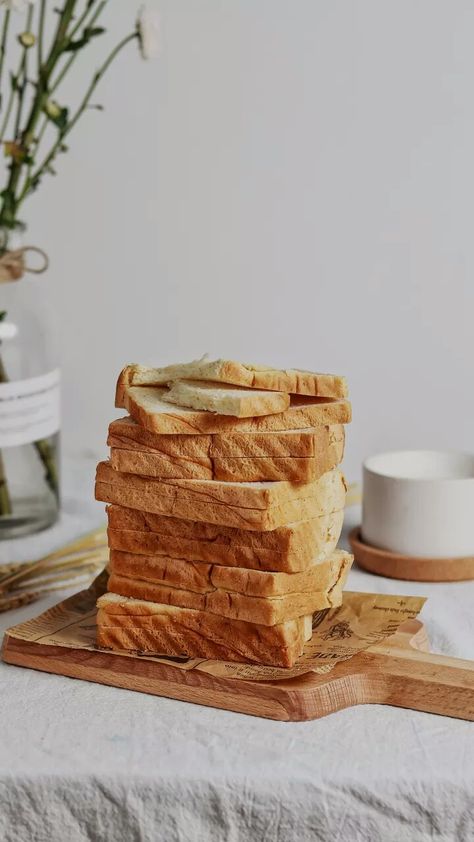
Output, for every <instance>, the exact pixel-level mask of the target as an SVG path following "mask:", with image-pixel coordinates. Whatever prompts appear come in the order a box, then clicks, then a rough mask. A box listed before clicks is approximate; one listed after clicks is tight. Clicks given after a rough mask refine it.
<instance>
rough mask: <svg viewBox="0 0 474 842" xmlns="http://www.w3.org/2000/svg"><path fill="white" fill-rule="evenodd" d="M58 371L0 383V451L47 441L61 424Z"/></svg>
mask: <svg viewBox="0 0 474 842" xmlns="http://www.w3.org/2000/svg"><path fill="white" fill-rule="evenodd" d="M59 379H60V375H59V369H58V368H57V369H55V370H54V371H50V372H48V374H42V375H40V376H39V377H29V378H28V379H27V380H16V381H15V382H12V383H0V448H2V447H16V446H18V445H21V444H31V442H34V441H39V440H40V439H46V438H48V436H52V435H53V434H54V433H57V431H58V430H59V425H60V405H59Z"/></svg>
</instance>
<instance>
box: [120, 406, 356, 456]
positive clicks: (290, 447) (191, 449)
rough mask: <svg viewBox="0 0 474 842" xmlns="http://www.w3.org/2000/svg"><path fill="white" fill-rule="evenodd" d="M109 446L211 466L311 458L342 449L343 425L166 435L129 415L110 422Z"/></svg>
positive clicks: (339, 451) (338, 451) (340, 451)
mask: <svg viewBox="0 0 474 842" xmlns="http://www.w3.org/2000/svg"><path fill="white" fill-rule="evenodd" d="M107 444H108V445H109V447H122V448H125V449H126V450H139V451H141V452H148V451H150V452H152V453H153V452H157V453H159V454H160V455H162V456H171V457H175V458H182V459H192V460H193V461H198V462H199V464H203V465H208V466H209V465H210V463H211V460H212V459H214V458H220V457H222V456H232V457H234V458H240V457H246V458H248V457H250V456H256V457H258V458H260V457H262V456H276V457H278V458H283V457H289V456H290V457H293V458H310V457H312V456H319V455H321V454H324V453H325V452H326V451H328V450H332V449H334V450H335V452H336V453H341V458H342V454H343V449H344V427H343V425H342V424H334V425H332V426H321V427H313V428H309V429H307V430H283V431H280V432H267V433H265V432H264V433H260V432H253V433H239V432H236V433H233V432H226V433H224V434H222V433H212V434H208V435H196V436H193V435H180V434H177V435H167V434H166V433H165V434H160V433H153V432H151V431H150V430H145V429H144V428H143V427H142V426H140V424H137V423H136V422H135V421H134V420H133V419H132V418H129V417H127V418H119V419H117V420H116V421H112V422H111V424H109V435H108V439H107Z"/></svg>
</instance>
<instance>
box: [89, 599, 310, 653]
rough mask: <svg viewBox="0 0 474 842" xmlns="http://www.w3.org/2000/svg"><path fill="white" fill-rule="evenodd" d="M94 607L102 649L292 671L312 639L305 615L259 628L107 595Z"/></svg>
mask: <svg viewBox="0 0 474 842" xmlns="http://www.w3.org/2000/svg"><path fill="white" fill-rule="evenodd" d="M97 607H98V611H97V643H98V645H99V646H103V647H106V648H107V649H118V650H132V651H138V652H143V653H149V654H158V655H168V656H169V657H179V656H187V657H188V658H216V659H219V660H222V661H240V662H244V663H253V664H255V663H257V664H268V665H271V666H279V667H292V666H293V665H294V663H295V661H296V660H297V658H298V657H299V656H300V655H301V654H302V652H303V648H304V644H305V641H306V640H310V639H311V635H312V617H311V615H308V616H306V617H299V618H298V619H297V620H288V621H287V622H285V623H281V624H279V625H276V626H262V625H258V624H255V623H248V622H245V621H244V620H231V619H229V618H227V617H221V616H218V615H217V614H211V613H209V612H207V611H196V610H194V609H191V608H177V607H176V606H174V605H163V604H157V603H154V602H147V601H145V600H139V599H130V598H128V597H124V596H119V595H117V594H113V593H107V594H104V595H103V596H101V597H100V598H99V600H98V601H97Z"/></svg>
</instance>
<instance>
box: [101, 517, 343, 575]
mask: <svg viewBox="0 0 474 842" xmlns="http://www.w3.org/2000/svg"><path fill="white" fill-rule="evenodd" d="M107 515H108V522H109V529H108V540H109V546H110V547H111V548H112V549H116V550H124V551H127V552H130V553H140V554H144V555H157V556H165V557H166V556H169V557H171V558H175V559H187V560H189V561H205V562H210V563H215V564H218V565H225V566H229V567H234V566H235V567H245V568H248V569H250V570H257V571H258V570H263V571H276V572H279V571H282V572H285V573H295V572H299V571H301V570H307V569H308V568H309V567H312V566H313V565H314V564H317V563H319V562H320V561H322V560H324V559H326V558H328V557H329V556H330V554H331V553H332V552H333V551H334V550H335V547H336V545H337V542H338V540H339V537H340V534H341V529H342V523H343V519H344V511H343V510H340V511H335V512H331V513H330V514H327V515H323V516H321V517H315V518H312V519H311V520H306V521H299V522H296V523H290V524H288V525H287V526H282V527H281V528H279V529H275V530H273V531H272V532H258V531H257V532H255V531H250V530H248V529H234V528H232V527H229V526H220V525H216V524H213V523H203V522H199V521H191V520H181V519H179V518H176V517H165V516H163V515H161V514H155V513H149V512H144V511H139V510H136V509H130V508H125V507H123V506H120V505H112V506H108V507H107Z"/></svg>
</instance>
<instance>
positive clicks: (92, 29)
mask: <svg viewBox="0 0 474 842" xmlns="http://www.w3.org/2000/svg"><path fill="white" fill-rule="evenodd" d="M105 31H106V30H105V29H104V27H103V26H88V27H86V29H84V32H83V34H82V36H81V37H80V38H77V39H76V41H69V44H67V45H66V46H65V47H64V52H65V53H75V52H77V50H81V49H82V47H85V46H86V45H87V44H88V43H89V41H91V40H92V38H95V37H96V36H97V35H102V34H103V33H104V32H105Z"/></svg>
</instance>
